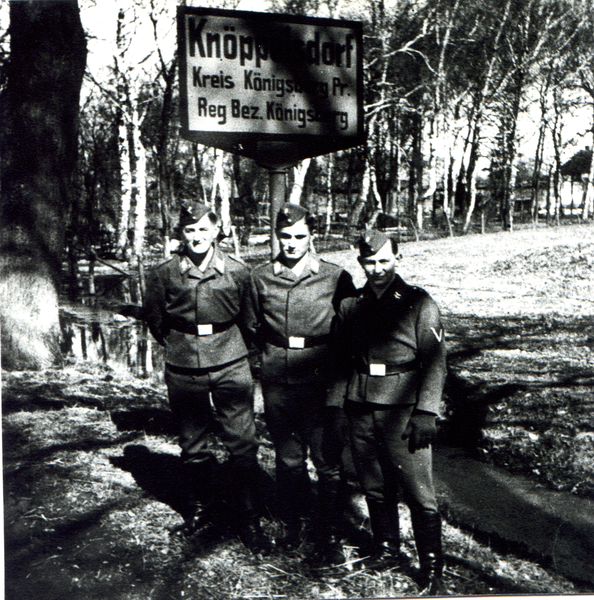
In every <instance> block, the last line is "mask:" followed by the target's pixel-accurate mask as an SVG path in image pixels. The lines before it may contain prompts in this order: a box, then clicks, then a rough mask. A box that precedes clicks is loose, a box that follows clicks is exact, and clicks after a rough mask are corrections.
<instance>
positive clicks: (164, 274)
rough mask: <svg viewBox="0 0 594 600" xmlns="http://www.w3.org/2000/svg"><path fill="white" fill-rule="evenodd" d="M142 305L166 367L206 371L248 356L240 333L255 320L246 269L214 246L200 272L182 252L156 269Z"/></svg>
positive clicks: (245, 330) (246, 329) (243, 332)
mask: <svg viewBox="0 0 594 600" xmlns="http://www.w3.org/2000/svg"><path fill="white" fill-rule="evenodd" d="M144 305H145V314H146V319H147V323H148V326H149V328H150V330H151V333H152V334H153V336H154V337H155V339H156V340H157V341H158V342H159V343H160V344H162V345H163V346H165V362H166V363H167V364H169V365H174V366H176V367H185V368H191V369H209V368H212V367H217V366H220V365H223V364H226V363H229V362H232V361H235V360H238V359H240V358H243V357H245V356H247V354H248V351H247V348H246V344H245V342H244V338H243V335H242V334H244V335H245V334H246V333H247V331H248V328H247V323H250V322H252V321H253V317H252V310H251V304H250V298H249V270H248V268H247V267H246V266H245V265H244V264H243V263H242V262H241V261H239V260H238V259H235V258H233V257H231V256H229V255H227V254H223V252H222V251H221V250H220V249H219V248H218V247H216V246H215V251H214V254H213V257H212V258H211V260H210V262H209V264H208V265H207V267H206V269H205V270H204V271H200V269H198V267H197V266H196V265H194V263H193V262H192V261H191V260H190V259H189V258H188V257H187V256H186V255H183V254H182V255H179V254H176V255H174V256H173V257H172V258H171V259H170V260H168V261H167V262H165V263H163V264H161V265H160V266H158V267H157V268H156V269H155V270H154V271H153V272H152V274H151V276H150V277H149V279H148V282H147V286H146V294H145V301H144ZM209 325H212V326H214V327H213V331H212V333H207V332H208V331H209V327H208V326H209ZM198 326H202V327H203V329H202V331H203V332H205V333H206V334H205V335H200V333H201V332H200V327H198Z"/></svg>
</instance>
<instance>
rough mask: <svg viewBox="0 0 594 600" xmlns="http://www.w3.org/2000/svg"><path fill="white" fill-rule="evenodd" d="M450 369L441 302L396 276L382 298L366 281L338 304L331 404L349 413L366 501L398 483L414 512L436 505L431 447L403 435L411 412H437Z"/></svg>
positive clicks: (384, 496) (382, 496)
mask: <svg viewBox="0 0 594 600" xmlns="http://www.w3.org/2000/svg"><path fill="white" fill-rule="evenodd" d="M445 374H446V348H445V340H444V331H443V328H442V324H441V318H440V313H439V309H438V307H437V305H436V304H435V302H434V301H433V300H432V298H431V297H430V296H429V294H427V292H425V291H424V290H422V289H420V288H417V287H414V286H410V285H408V284H406V283H405V282H404V281H403V280H402V279H401V278H400V277H399V276H398V275H396V277H395V279H394V281H393V282H392V283H391V284H390V286H389V287H388V288H387V289H386V290H385V291H384V293H383V294H382V295H381V296H380V297H379V298H377V297H376V295H375V293H374V292H373V290H372V289H371V287H370V285H369V283H367V284H366V285H365V286H364V287H363V288H362V290H361V291H360V292H359V294H358V295H357V296H356V297H354V298H347V299H346V300H344V301H343V302H342V304H341V306H340V309H339V311H338V313H337V318H336V321H335V324H334V331H333V366H332V377H331V384H330V389H329V394H328V399H327V402H328V404H330V405H342V403H343V402H344V400H345V399H346V404H345V412H346V413H347V416H348V418H349V422H350V431H351V447H352V450H353V457H354V459H355V466H356V468H357V473H358V476H359V479H360V481H361V485H362V487H363V489H364V490H365V494H366V496H367V499H368V501H371V502H377V501H382V502H383V501H384V499H386V501H388V500H390V499H389V498H387V495H388V494H391V495H392V496H394V498H392V499H391V500H392V501H395V494H396V492H395V490H396V489H398V487H400V488H401V489H402V490H403V491H404V494H405V499H406V501H407V503H408V505H409V507H410V508H411V510H412V511H413V513H415V514H416V512H415V511H418V510H429V511H436V510H437V504H436V500H435V493H434V490H433V481H432V471H431V469H432V467H431V449H430V448H424V449H421V450H416V451H415V452H414V453H411V452H409V450H408V442H406V441H404V440H402V433H403V432H404V429H405V427H406V424H407V423H408V420H409V418H410V416H411V414H412V412H413V410H422V411H426V412H432V413H435V414H436V415H437V414H439V408H440V402H441V393H442V389H443V385H444V381H445Z"/></svg>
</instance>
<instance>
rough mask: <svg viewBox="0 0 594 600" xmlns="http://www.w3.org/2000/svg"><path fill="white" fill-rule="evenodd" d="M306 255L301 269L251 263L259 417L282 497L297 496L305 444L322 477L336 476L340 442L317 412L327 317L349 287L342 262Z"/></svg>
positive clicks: (304, 483) (303, 478) (303, 476)
mask: <svg viewBox="0 0 594 600" xmlns="http://www.w3.org/2000/svg"><path fill="white" fill-rule="evenodd" d="M306 260H307V263H306V265H305V268H304V269H303V272H302V273H301V274H300V275H295V274H294V273H293V271H292V270H291V269H288V268H287V267H286V266H284V265H283V264H282V263H280V262H279V261H278V260H277V261H273V262H270V263H267V264H264V265H261V266H259V267H256V268H255V269H254V270H253V271H252V278H251V290H252V303H253V307H254V313H255V317H256V325H255V327H254V330H255V331H256V332H257V333H256V336H257V339H258V344H259V346H260V348H261V350H262V371H261V380H262V391H263V395H264V408H265V417H266V423H267V425H268V429H269V431H270V434H271V437H272V440H273V443H274V446H275V450H276V474H277V483H278V486H277V487H278V489H279V494H280V496H281V497H282V496H284V500H283V499H281V504H283V503H284V504H285V505H290V504H291V503H295V502H296V503H298V504H299V503H300V502H303V499H302V498H301V499H300V498H299V496H300V495H302V494H303V493H305V492H304V490H305V489H306V488H307V487H308V485H309V479H308V475H307V466H306V459H307V451H308V447H309V449H310V454H311V459H312V461H313V463H314V465H315V467H316V470H317V473H318V477H319V478H320V481H321V483H322V485H325V484H328V485H330V483H329V482H337V481H339V477H340V475H339V473H340V457H341V451H342V445H341V443H340V439H339V438H338V437H337V434H336V432H332V431H331V430H330V429H328V428H325V427H324V422H323V415H322V412H323V408H324V404H325V392H326V378H327V374H328V355H329V349H328V344H329V341H330V335H329V334H330V329H331V324H332V319H333V317H334V315H335V310H336V308H337V307H338V305H339V304H340V302H341V300H343V299H344V298H345V297H347V296H348V295H351V294H353V293H354V292H355V287H354V285H353V281H352V278H351V276H350V274H349V273H348V272H346V271H345V270H344V269H342V268H341V267H339V266H337V265H334V264H332V263H329V262H327V261H325V260H322V259H320V258H318V257H317V256H315V255H314V254H311V253H310V254H308V255H307V256H306ZM291 346H294V347H291ZM339 417H340V415H337V419H336V420H337V423H336V427H338V426H339V425H340V423H339V422H338V421H339Z"/></svg>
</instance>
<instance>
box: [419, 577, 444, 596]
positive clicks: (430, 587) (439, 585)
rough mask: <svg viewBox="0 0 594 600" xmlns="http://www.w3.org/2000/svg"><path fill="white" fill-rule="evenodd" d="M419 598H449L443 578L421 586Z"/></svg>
mask: <svg viewBox="0 0 594 600" xmlns="http://www.w3.org/2000/svg"><path fill="white" fill-rule="evenodd" d="M421 588H422V589H421V591H420V592H419V596H448V595H449V592H448V590H447V588H446V586H445V584H444V582H443V579H442V578H441V577H433V578H432V579H431V580H430V581H428V582H427V584H426V585H425V586H421Z"/></svg>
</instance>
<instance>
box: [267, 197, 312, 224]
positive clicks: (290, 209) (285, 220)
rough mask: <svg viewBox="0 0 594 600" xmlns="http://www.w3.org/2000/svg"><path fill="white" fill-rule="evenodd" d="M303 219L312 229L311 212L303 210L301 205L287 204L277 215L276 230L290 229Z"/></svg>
mask: <svg viewBox="0 0 594 600" xmlns="http://www.w3.org/2000/svg"><path fill="white" fill-rule="evenodd" d="M301 219H305V222H306V223H307V225H308V226H309V227H311V214H310V212H309V211H308V210H307V209H305V208H303V206H299V204H292V203H290V202H287V203H286V204H284V205H283V206H281V208H280V209H279V211H278V213H277V214H276V228H277V229H279V228H281V227H290V226H291V225H294V224H295V223H297V221H301Z"/></svg>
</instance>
